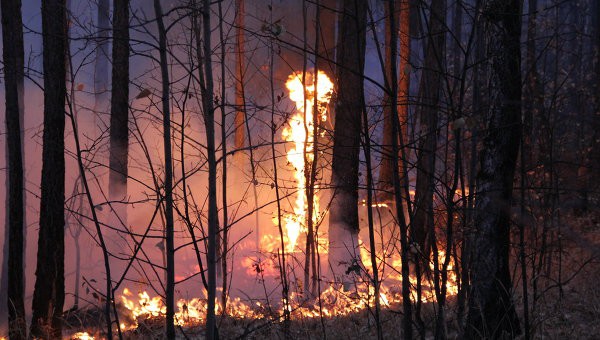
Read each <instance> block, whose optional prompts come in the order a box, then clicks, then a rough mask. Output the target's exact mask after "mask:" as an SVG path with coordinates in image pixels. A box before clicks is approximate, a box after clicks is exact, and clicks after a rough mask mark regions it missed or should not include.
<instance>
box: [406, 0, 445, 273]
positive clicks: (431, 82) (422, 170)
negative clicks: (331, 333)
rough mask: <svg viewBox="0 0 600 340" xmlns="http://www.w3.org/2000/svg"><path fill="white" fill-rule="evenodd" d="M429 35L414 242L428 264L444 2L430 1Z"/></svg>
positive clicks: (422, 94)
mask: <svg viewBox="0 0 600 340" xmlns="http://www.w3.org/2000/svg"><path fill="white" fill-rule="evenodd" d="M428 27H429V34H428V35H427V47H426V49H425V62H424V65H423V71H422V74H421V83H420V85H419V103H418V106H417V108H416V111H417V116H418V117H419V122H420V124H421V127H420V131H421V133H420V140H419V143H418V145H419V147H418V150H417V184H416V188H415V217H414V221H413V229H412V230H413V235H412V236H413V239H414V241H415V242H416V244H418V245H419V247H420V251H421V254H422V256H424V258H425V259H426V260H425V262H424V263H428V261H427V259H428V258H429V253H430V251H431V243H432V242H435V235H434V221H433V192H434V189H435V163H436V162H435V158H436V148H437V145H438V144H437V138H438V133H439V131H438V114H439V112H438V111H439V109H440V97H441V90H442V80H443V79H444V78H443V77H444V71H445V57H444V56H445V53H446V52H445V49H446V31H447V29H446V1H445V0H433V2H432V3H431V13H430V16H429V24H428Z"/></svg>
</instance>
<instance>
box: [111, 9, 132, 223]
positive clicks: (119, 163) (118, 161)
mask: <svg viewBox="0 0 600 340" xmlns="http://www.w3.org/2000/svg"><path fill="white" fill-rule="evenodd" d="M112 54H113V63H112V91H111V107H110V174H109V197H110V200H111V201H118V200H125V199H126V196H127V173H128V170H127V158H128V154H129V127H128V121H129V119H128V117H129V102H128V101H129V0H115V2H114V20H113V50H112ZM120 210H124V211H119V212H121V213H125V212H126V211H127V210H126V209H120ZM119 217H120V218H121V220H122V221H126V220H127V219H126V216H125V215H123V214H120V215H119Z"/></svg>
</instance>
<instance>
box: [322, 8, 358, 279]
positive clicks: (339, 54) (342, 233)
mask: <svg viewBox="0 0 600 340" xmlns="http://www.w3.org/2000/svg"><path fill="white" fill-rule="evenodd" d="M340 16H341V20H340V27H339V35H338V44H337V49H336V61H337V67H336V75H337V77H336V78H337V79H336V87H337V101H336V103H335V112H336V114H335V129H334V136H333V162H332V174H331V184H332V187H333V190H334V193H333V201H332V203H331V207H330V211H329V261H330V265H331V267H332V269H333V274H334V276H335V278H336V280H341V281H342V283H344V286H346V288H348V285H349V284H350V282H349V279H348V274H349V273H350V272H351V271H352V270H353V268H357V263H358V261H360V254H359V252H358V230H359V225H358V166H359V151H360V134H361V113H362V98H361V97H362V96H363V95H364V94H363V92H362V91H363V88H362V86H361V82H362V81H363V69H364V61H365V41H366V22H367V2H366V1H362V0H344V1H343V2H342V5H341V8H340Z"/></svg>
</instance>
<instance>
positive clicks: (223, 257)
mask: <svg viewBox="0 0 600 340" xmlns="http://www.w3.org/2000/svg"><path fill="white" fill-rule="evenodd" d="M218 6H219V40H220V45H221V101H220V103H219V110H220V111H221V141H222V142H221V145H222V146H221V148H222V150H221V155H222V156H221V157H222V159H221V161H222V162H223V163H222V165H221V170H222V176H223V177H222V178H223V179H222V193H221V195H222V204H223V232H222V233H221V239H220V242H219V243H220V244H221V251H220V252H219V261H220V263H219V264H220V266H219V268H218V269H220V270H221V278H222V284H221V288H222V291H221V308H222V309H221V310H222V313H223V314H225V313H226V312H227V294H228V291H227V255H228V247H229V240H228V238H229V235H228V234H229V230H228V229H229V213H228V206H227V168H228V166H227V129H226V126H225V121H226V120H227V113H226V112H225V103H226V94H225V91H226V90H227V89H226V85H225V57H226V56H227V53H226V51H225V36H224V32H223V6H222V4H221V3H219V5H218Z"/></svg>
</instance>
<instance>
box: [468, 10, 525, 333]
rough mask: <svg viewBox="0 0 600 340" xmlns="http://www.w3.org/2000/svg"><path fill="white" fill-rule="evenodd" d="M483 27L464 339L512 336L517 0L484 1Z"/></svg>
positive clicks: (518, 54) (518, 116)
mask: <svg viewBox="0 0 600 340" xmlns="http://www.w3.org/2000/svg"><path fill="white" fill-rule="evenodd" d="M482 20H483V23H484V32H485V35H486V43H487V51H488V55H489V56H490V58H491V61H490V64H491V65H490V66H491V74H490V77H491V87H490V91H494V93H493V95H490V98H492V99H491V100H492V101H491V103H490V110H489V116H488V117H489V118H488V127H487V128H488V130H487V135H486V137H485V140H484V147H483V150H482V151H481V155H480V157H481V169H480V170H479V173H478V174H477V200H476V202H475V211H476V212H475V213H476V216H475V228H476V230H475V235H474V237H473V242H472V244H471V293H470V299H469V315H468V318H467V327H466V330H465V338H468V339H480V338H481V337H485V338H493V339H497V338H501V337H505V336H507V335H508V336H510V337H511V338H512V337H515V336H516V335H517V334H519V333H520V330H519V328H520V327H519V320H518V317H517V314H516V312H515V308H514V305H513V302H512V299H511V291H512V282H511V277H510V271H509V242H510V234H509V230H510V205H511V199H512V191H513V179H514V172H515V166H516V162H517V156H518V152H519V142H520V134H521V73H520V66H521V65H520V64H521V60H520V58H521V50H520V35H521V2H520V1H519V0H510V1H499V0H498V1H486V2H484V6H483V17H482Z"/></svg>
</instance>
